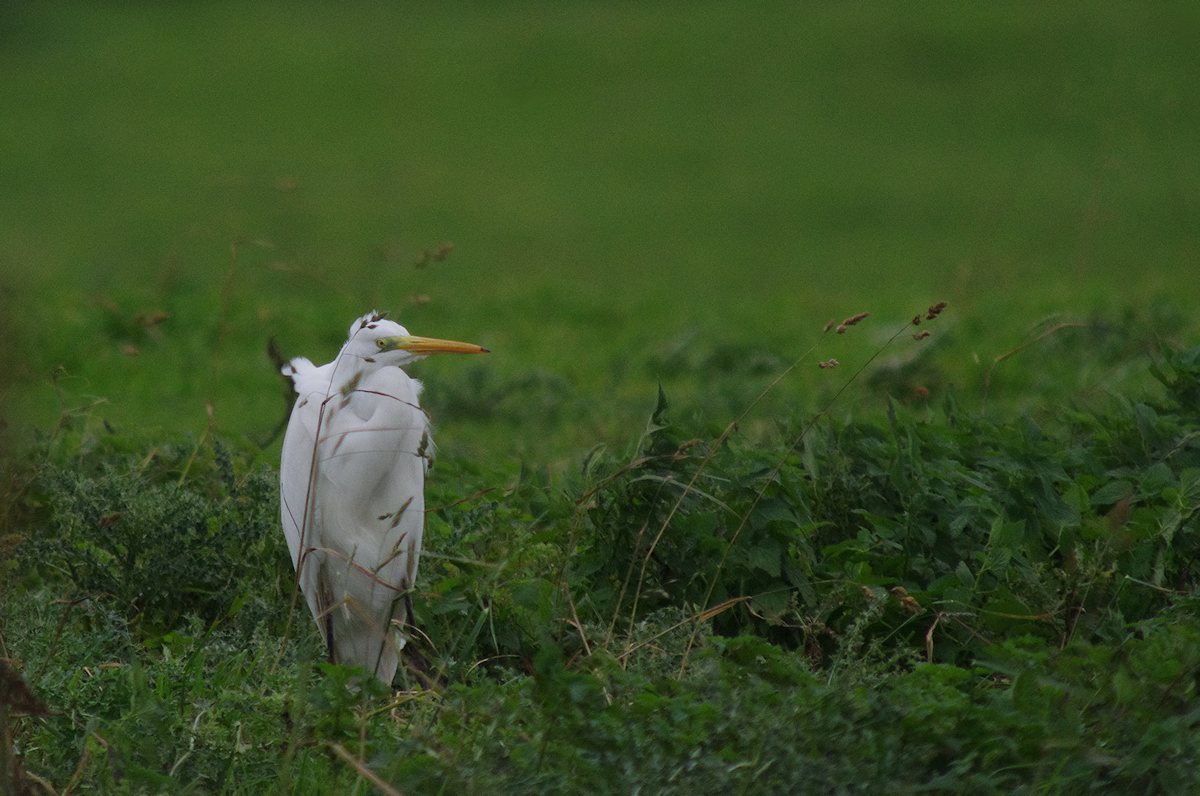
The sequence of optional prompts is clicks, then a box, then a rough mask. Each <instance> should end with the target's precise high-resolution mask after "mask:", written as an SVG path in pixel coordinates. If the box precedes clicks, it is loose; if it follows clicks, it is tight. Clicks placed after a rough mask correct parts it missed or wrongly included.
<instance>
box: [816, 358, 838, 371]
mask: <svg viewBox="0 0 1200 796" xmlns="http://www.w3.org/2000/svg"><path fill="white" fill-rule="evenodd" d="M838 364H839V363H838V361H837V360H836V359H827V360H825V361H824V362H818V363H817V367H818V368H820V369H821V370H829V369H830V368H836V367H837V366H838Z"/></svg>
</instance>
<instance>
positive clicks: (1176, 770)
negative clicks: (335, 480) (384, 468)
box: [0, 348, 1200, 794]
mask: <svg viewBox="0 0 1200 796" xmlns="http://www.w3.org/2000/svg"><path fill="white" fill-rule="evenodd" d="M1195 357H1196V353H1195V351H1193V350H1185V351H1179V352H1176V351H1173V350H1170V349H1166V348H1164V349H1163V359H1162V362H1161V364H1160V365H1159V366H1158V373H1160V374H1161V375H1162V377H1163V379H1164V382H1166V386H1167V388H1168V391H1167V393H1166V395H1165V398H1163V399H1162V400H1159V401H1154V402H1126V401H1122V400H1115V401H1113V403H1112V404H1111V406H1110V409H1109V411H1108V412H1107V413H1105V414H1103V415H1097V414H1093V413H1091V412H1089V411H1085V410H1083V409H1081V408H1078V407H1061V408H1059V409H1057V410H1055V411H1047V412H1043V413H1041V415H1040V416H1039V419H1037V420H1035V419H1034V418H1033V417H1032V416H1021V417H1017V418H1015V419H1014V420H1012V421H1008V422H1005V421H1002V420H999V419H992V418H987V417H983V416H979V415H974V414H970V413H968V412H965V411H964V410H962V408H961V407H959V406H957V405H956V404H955V402H954V401H953V400H952V399H949V400H947V401H945V402H944V404H943V405H942V406H941V407H940V409H938V410H934V409H932V408H924V409H912V408H907V407H904V406H901V405H897V404H895V403H890V404H889V407H888V411H887V412H886V414H885V415H883V416H881V417H880V418H879V420H878V422H872V421H869V420H864V421H855V420H844V421H837V422H835V421H833V420H831V419H828V418H823V419H820V421H819V422H818V423H816V424H801V422H800V421H799V419H793V420H791V421H785V422H780V423H779V425H778V426H777V429H776V433H775V434H774V435H772V436H770V437H768V438H766V439H764V440H763V441H761V442H758V443H755V444H751V443H750V442H749V441H747V440H746V439H744V438H743V437H742V436H741V435H740V434H738V433H730V434H717V435H713V434H711V433H708V432H706V431H704V430H703V429H690V428H687V427H686V426H680V425H678V424H675V423H673V422H672V421H671V419H670V411H669V407H668V405H667V402H666V399H665V397H664V396H663V395H662V394H661V393H660V395H659V401H658V405H657V407H656V410H655V411H654V413H653V415H652V417H651V419H650V421H649V422H648V423H647V425H646V428H645V431H644V433H643V435H642V437H641V439H640V440H639V441H638V443H637V444H636V445H634V446H632V447H631V449H630V450H629V451H628V453H627V455H626V456H624V457H619V458H618V457H615V456H613V455H611V454H609V453H608V452H607V450H606V449H603V448H598V449H596V450H594V451H593V452H592V454H591V455H590V456H589V457H588V458H587V461H586V462H585V464H584V466H583V467H582V468H581V469H580V470H579V471H578V473H577V474H574V475H565V476H563V475H558V476H556V475H555V474H554V473H552V472H550V471H544V472H543V471H533V470H526V471H522V472H520V473H517V474H515V477H514V480H513V481H512V482H511V486H510V487H509V488H508V489H505V490H500V489H497V488H494V487H491V488H489V486H488V484H487V481H488V477H487V476H486V475H484V474H482V473H481V472H479V471H478V470H477V469H475V468H473V467H472V466H470V465H469V464H467V463H466V462H463V461H460V460H456V459H453V458H450V459H446V460H443V461H441V462H440V463H439V469H438V477H437V478H436V479H435V480H434V481H432V482H431V485H430V488H429V495H428V497H429V501H428V505H429V506H430V513H429V515H428V517H427V526H428V528H427V544H426V549H427V550H428V554H427V556H426V557H425V560H424V561H423V564H422V568H421V571H420V575H419V577H420V580H419V583H418V594H417V595H416V599H415V604H416V618H417V620H418V623H419V625H420V626H421V632H420V633H419V634H418V635H417V637H416V640H415V641H414V644H416V645H417V646H419V647H420V648H421V650H422V653H423V655H424V657H425V661H426V663H427V665H428V668H429V670H430V672H431V675H430V676H431V677H432V681H433V683H434V687H433V688H432V689H421V688H414V689H413V690H406V691H400V692H398V693H394V692H392V691H391V690H390V689H387V688H384V687H383V686H382V684H380V683H378V682H376V681H375V680H373V679H372V678H370V677H369V676H366V675H365V673H364V672H363V671H362V670H357V669H348V668H345V667H338V666H331V665H329V664H325V663H321V662H320V660H321V658H322V657H323V656H322V653H321V650H320V641H319V637H318V635H317V634H316V633H315V632H314V630H313V628H312V625H311V622H309V621H308V618H307V616H306V615H303V612H302V611H300V612H298V613H297V614H296V615H295V616H294V617H293V624H292V626H291V627H290V629H288V626H287V623H286V621H285V620H286V618H287V615H286V610H287V607H288V605H289V604H290V603H289V598H290V584H291V577H290V566H289V564H288V562H287V559H286V553H285V552H284V549H283V546H282V541H281V535H280V534H279V533H278V528H277V527H276V523H275V519H274V515H275V514H276V513H277V503H276V500H275V497H274V490H275V486H274V478H273V476H272V475H271V474H270V473H269V472H268V471H264V470H262V469H261V468H255V467H253V466H252V465H251V464H250V460H249V459H247V458H246V457H245V456H242V455H241V454H235V453H234V452H233V451H231V450H230V449H228V448H227V447H224V446H222V445H221V444H220V443H215V442H207V441H206V442H202V444H199V445H197V444H191V445H180V446H174V447H172V446H161V447H159V448H155V449H152V451H153V453H152V451H151V450H146V449H145V447H144V446H140V445H139V444H137V443H135V442H132V441H130V440H124V439H122V438H119V437H116V436H114V435H108V436H107V437H99V438H95V437H88V436H87V435H76V434H74V432H70V431H67V432H64V433H63V435H61V436H60V437H58V438H56V439H54V440H47V441H46V442H45V445H44V450H43V452H42V454H41V455H40V457H38V458H36V459H35V460H34V461H32V462H31V463H30V464H29V468H30V469H29V472H30V473H31V476H30V477H29V479H28V484H29V486H28V488H27V489H26V491H25V492H24V493H23V495H22V497H21V498H20V501H19V502H20V505H19V506H18V507H17V511H16V513H15V516H18V517H20V518H23V519H22V522H23V523H24V524H25V525H26V526H27V527H26V528H25V530H24V533H23V539H22V541H21V543H20V544H19V546H18V547H17V548H16V559H15V561H14V562H12V563H11V564H10V566H9V567H8V568H7V570H6V571H7V573H8V575H7V576H8V577H9V578H10V581H11V582H12V583H13V584H14V587H15V588H13V589H10V590H9V592H8V594H7V595H6V599H5V602H4V604H3V614H2V615H0V619H2V621H3V624H2V625H0V627H2V628H3V634H4V643H5V648H6V649H7V650H9V654H10V655H12V654H14V653H15V654H16V657H17V658H19V660H20V661H21V662H22V663H23V665H24V670H25V675H26V678H27V679H28V681H29V683H30V684H31V686H32V687H33V688H34V690H35V691H36V693H37V694H38V695H39V696H40V697H41V698H42V699H44V700H45V701H46V703H47V704H48V705H49V706H50V708H51V713H50V715H48V716H46V717H42V718H21V719H18V725H17V728H18V730H19V732H18V735H17V737H18V739H19V740H18V749H19V751H20V752H21V754H22V755H23V762H24V765H25V767H26V768H27V769H28V770H29V771H31V772H34V773H35V774H36V775H37V776H39V777H42V778H44V779H46V780H47V781H49V782H53V783H56V784H57V785H58V786H60V787H65V785H66V784H67V783H69V782H71V781H75V782H76V783H77V784H78V785H83V784H86V786H87V787H88V788H90V789H91V790H92V791H93V792H99V793H137V792H160V791H167V792H172V793H175V792H179V793H187V792H193V793H209V792H213V793H293V792H294V793H307V792H314V793H316V792H331V791H337V792H342V791H347V790H349V789H352V788H354V787H356V785H355V783H356V782H358V783H360V784H359V785H358V786H357V787H362V785H361V783H362V782H363V780H362V773H363V772H366V771H369V772H371V775H372V776H375V777H380V778H382V779H383V780H384V781H387V782H389V783H392V784H393V785H394V786H395V787H396V788H398V789H399V790H400V791H401V792H404V793H414V794H420V793H441V792H449V791H453V792H456V793H464V794H473V793H478V794H485V793H486V794H502V793H558V792H595V793H629V792H635V791H639V790H640V791H642V792H655V793H695V794H704V793H714V794H718V793H720V794H725V793H729V792H822V793H825V792H831V793H857V792H871V791H886V792H918V791H927V790H937V791H939V792H952V793H972V794H974V793H1013V792H1030V793H1083V792H1103V793H1127V792H1144V793H1147V794H1157V793H1163V794H1168V793H1181V792H1189V791H1191V790H1194V789H1195V788H1197V787H1200V779H1198V778H1197V774H1196V767H1195V760H1196V759H1197V755H1198V754H1200V708H1197V707H1196V705H1197V704H1200V702H1198V700H1197V688H1200V621H1198V620H1197V616H1198V612H1197V609H1198V608H1200V592H1198V591H1197V589H1196V586H1195V574H1194V571H1195V567H1196V566H1197V565H1196V563H1195V562H1196V560H1197V558H1200V539H1198V537H1197V530H1198V529H1197V517H1196V509H1197V507H1198V506H1200V432H1198V430H1197V425H1196V420H1195V415H1194V410H1193V408H1192V407H1190V406H1184V405H1183V403H1182V402H1181V397H1182V398H1186V396H1188V395H1189V394H1190V393H1189V392H1188V390H1190V387H1189V386H1188V383H1189V382H1188V379H1193V380H1194V375H1191V376H1189V373H1190V372H1191V371H1189V367H1190V364H1189V363H1193V362H1194V361H1195ZM151 453H152V455H151ZM556 479H557V480H556ZM450 484H453V485H454V486H453V487H451V486H449V485H450ZM113 513H120V520H119V522H118V521H117V520H107V519H106V518H109V517H111V515H112V514H113ZM126 523H127V524H126ZM131 550H133V551H134V554H133V555H131V554H130V551H131ZM56 598H62V599H56ZM285 633H286V634H287V635H288V638H287V643H286V644H283V643H282V641H283V636H284V634H285ZM402 678H403V679H405V680H406V681H413V678H412V676H411V675H409V674H403V675H402Z"/></svg>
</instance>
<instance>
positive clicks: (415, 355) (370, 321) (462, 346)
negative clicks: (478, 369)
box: [347, 313, 487, 365]
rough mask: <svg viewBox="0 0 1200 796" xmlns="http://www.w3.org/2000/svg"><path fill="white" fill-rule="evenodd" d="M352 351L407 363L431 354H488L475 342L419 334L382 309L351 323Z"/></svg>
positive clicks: (380, 360)
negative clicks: (383, 313) (388, 317)
mask: <svg viewBox="0 0 1200 796" xmlns="http://www.w3.org/2000/svg"><path fill="white" fill-rule="evenodd" d="M347 345H348V346H349V347H350V353H352V354H354V355H357V356H360V357H362V358H363V359H365V360H367V361H374V362H378V363H380V364H383V365H405V364H407V363H409V362H412V361H414V360H417V359H420V358H422V357H427V356H429V355H430V354H486V353H487V349H486V348H480V347H479V346H477V345H474V344H472V343H458V342H455V341H453V340H438V339H437V338H434V337H419V336H417V335H414V334H409V333H408V330H407V329H405V328H404V327H403V326H401V325H400V324H398V323H396V322H395V321H389V320H388V319H386V318H384V317H382V316H381V315H379V314H378V313H371V314H370V315H364V316H363V317H361V318H359V319H358V320H357V321H355V322H354V325H353V326H351V327H350V341H349V343H347Z"/></svg>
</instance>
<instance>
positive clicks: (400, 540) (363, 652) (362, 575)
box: [279, 313, 486, 684]
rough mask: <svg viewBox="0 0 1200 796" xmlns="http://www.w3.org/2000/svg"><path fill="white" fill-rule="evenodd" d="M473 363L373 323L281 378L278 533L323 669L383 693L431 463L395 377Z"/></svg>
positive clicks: (413, 403)
mask: <svg viewBox="0 0 1200 796" xmlns="http://www.w3.org/2000/svg"><path fill="white" fill-rule="evenodd" d="M452 353H456V354H481V353H486V351H485V350H484V349H483V348H480V347H479V346H477V345H471V344H469V343H456V342H452V341H449V340H436V339H433V338H429V337H416V336H414V335H410V334H409V333H408V330H407V329H405V328H404V327H403V326H401V325H400V324H398V323H395V322H394V321H389V320H386V319H384V318H383V317H382V316H380V315H379V314H377V313H372V314H370V315H364V316H363V317H361V318H359V319H358V320H356V321H355V322H354V324H353V325H352V326H351V327H350V339H349V340H347V341H346V344H345V345H344V346H342V350H341V351H340V352H339V353H338V355H337V358H336V359H334V360H333V361H332V362H330V363H329V364H327V365H322V366H320V367H317V366H316V365H314V364H313V363H312V362H310V361H309V360H308V359H306V358H304V357H297V358H295V359H293V360H292V361H291V362H289V363H288V364H286V365H285V366H284V367H283V373H284V375H285V376H289V377H290V378H291V379H292V383H293V384H294V385H295V388H296V392H297V394H298V397H297V398H296V404H295V406H294V407H293V409H292V416H291V419H290V420H289V421H288V429H287V435H286V436H285V437H284V440H283V456H282V460H281V462H280V475H279V484H280V493H281V498H282V500H281V503H282V515H283V531H284V534H285V535H286V536H287V542H288V549H289V550H290V551H291V554H292V563H293V564H294V565H295V567H296V577H297V580H298V581H299V584H300V588H301V590H302V591H303V592H304V597H305V599H306V600H307V601H308V607H309V609H310V610H311V611H312V614H313V618H314V619H316V621H317V626H318V628H320V630H321V634H322V636H323V637H324V638H325V642H326V645H327V647H328V650H329V655H330V658H331V660H333V661H334V662H336V663H343V664H347V665H351V666H355V665H358V666H365V667H366V668H367V669H368V670H371V671H373V672H374V673H375V675H376V676H377V677H378V678H379V679H380V680H383V681H384V682H385V683H389V684H390V683H391V681H392V677H393V676H394V675H395V673H396V667H397V665H398V663H399V653H400V649H401V648H402V647H403V646H404V641H405V639H404V635H403V633H402V632H401V628H402V627H403V626H404V624H405V623H406V621H407V620H408V605H409V590H410V589H412V587H413V584H414V582H415V579H416V572H417V561H418V559H419V557H420V554H421V535H422V533H423V532H424V528H425V494H424V487H425V470H426V466H427V464H428V461H429V458H430V456H431V454H432V449H433V443H432V441H431V440H430V437H429V419H428V418H427V416H426V415H425V413H424V411H422V409H421V407H420V405H419V404H418V397H419V396H420V393H421V383H420V382H419V381H417V380H416V379H414V378H411V377H410V376H409V375H408V374H407V373H405V372H404V371H403V370H401V369H400V366H403V365H407V364H408V363H410V362H413V361H415V360H418V359H421V358H423V357H425V356H428V355H430V354H452Z"/></svg>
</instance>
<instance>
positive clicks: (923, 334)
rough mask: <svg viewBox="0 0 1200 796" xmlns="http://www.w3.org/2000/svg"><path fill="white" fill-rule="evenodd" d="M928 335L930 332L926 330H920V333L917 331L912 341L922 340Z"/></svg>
mask: <svg viewBox="0 0 1200 796" xmlns="http://www.w3.org/2000/svg"><path fill="white" fill-rule="evenodd" d="M929 334H930V332H929V330H928V329H922V330H921V331H919V332H917V333H916V334H914V335H913V339H914V340H924V339H925V338H926V337H928V336H929Z"/></svg>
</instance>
